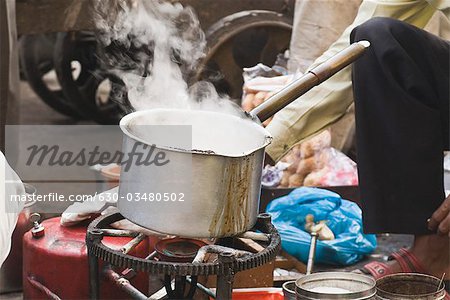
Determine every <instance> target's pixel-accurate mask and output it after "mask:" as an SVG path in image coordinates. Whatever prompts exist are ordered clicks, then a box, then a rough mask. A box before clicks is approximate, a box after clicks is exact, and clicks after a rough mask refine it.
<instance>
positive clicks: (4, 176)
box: [0, 152, 25, 267]
mask: <svg viewBox="0 0 450 300" xmlns="http://www.w3.org/2000/svg"><path fill="white" fill-rule="evenodd" d="M0 186H1V188H0V267H1V266H2V264H3V262H4V261H5V259H6V257H7V256H8V254H9V251H10V250H11V236H12V234H13V231H14V228H15V227H16V223H17V219H18V217H19V213H20V211H21V210H22V208H23V205H24V202H22V201H10V200H11V196H13V195H18V196H19V195H20V196H21V197H22V196H24V195H25V188H24V186H23V183H22V181H21V180H20V178H19V176H17V174H16V173H15V172H14V170H13V169H11V167H10V166H9V164H8V162H7V161H6V158H5V156H4V155H3V153H2V152H0ZM7 202H8V203H7Z"/></svg>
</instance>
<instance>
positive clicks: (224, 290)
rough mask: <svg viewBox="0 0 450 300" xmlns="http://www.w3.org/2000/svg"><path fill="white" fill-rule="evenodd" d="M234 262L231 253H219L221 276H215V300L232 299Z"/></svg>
mask: <svg viewBox="0 0 450 300" xmlns="http://www.w3.org/2000/svg"><path fill="white" fill-rule="evenodd" d="M235 260H236V259H235V257H234V255H233V254H231V253H227V252H225V253H219V263H220V264H221V265H222V267H223V271H222V274H221V275H218V276H217V292H216V299H217V300H228V299H231V298H232V293H233V281H234V275H235V271H234V268H233V264H234V262H235Z"/></svg>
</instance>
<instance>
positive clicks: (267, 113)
mask: <svg viewBox="0 0 450 300" xmlns="http://www.w3.org/2000/svg"><path fill="white" fill-rule="evenodd" d="M369 46H370V43H369V42H368V41H360V42H356V43H353V44H351V45H350V46H348V47H347V48H345V49H344V50H342V51H340V52H338V53H337V54H336V55H334V56H333V57H331V58H329V59H328V60H327V61H325V62H324V63H322V64H320V65H318V66H317V67H315V68H313V69H312V70H310V71H309V72H307V73H306V74H305V75H303V76H302V77H300V78H299V79H297V80H295V81H293V82H292V83H290V84H289V85H288V86H286V87H285V88H283V89H282V90H281V91H279V92H278V93H276V94H275V95H273V96H272V97H270V98H269V99H267V100H266V101H265V102H264V103H262V104H261V105H258V106H257V107H255V108H254V109H253V110H252V111H250V113H249V114H250V115H251V116H252V118H258V119H259V120H260V121H261V122H264V121H265V120H267V119H269V118H270V117H271V116H273V115H274V114H275V113H277V112H278V111H280V110H281V109H283V108H284V107H286V106H287V105H288V104H289V103H291V102H293V101H294V100H296V99H297V98H298V97H300V96H302V95H303V94H305V93H306V92H308V91H309V90H310V89H312V88H313V87H315V86H316V85H319V84H320V83H322V82H324V81H325V80H327V79H328V78H330V77H331V76H333V75H334V74H336V73H337V72H339V71H340V70H342V69H343V68H345V67H346V66H348V65H350V64H351V63H353V62H354V61H356V60H357V59H358V58H360V57H361V56H362V55H363V54H364V53H365V51H366V50H367V48H369Z"/></svg>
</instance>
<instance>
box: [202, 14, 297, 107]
mask: <svg viewBox="0 0 450 300" xmlns="http://www.w3.org/2000/svg"><path fill="white" fill-rule="evenodd" d="M291 32H292V20H291V19H290V18H288V17H286V16H284V15H283V14H280V13H276V12H272V11H265V10H251V11H243V12H239V13H235V14H233V15H230V16H227V17H225V18H223V19H221V20H219V21H218V22H216V23H215V24H214V25H212V26H211V27H210V28H209V30H208V31H207V32H206V38H207V42H208V48H209V50H208V53H207V55H206V56H205V58H204V59H203V60H202V62H201V63H200V65H199V68H198V70H197V72H196V75H195V80H207V81H210V82H212V83H213V84H214V86H215V87H216V89H217V90H218V92H219V93H225V94H228V95H229V96H230V97H231V98H232V99H240V98H241V96H242V85H243V83H244V80H243V78H242V71H243V70H242V68H244V67H252V66H254V65H256V64H258V63H260V62H261V63H264V64H266V65H268V66H272V65H273V64H274V63H275V60H276V58H277V55H278V54H279V53H283V52H284V51H285V50H286V49H288V48H289V43H290V40H291ZM236 102H237V103H240V100H236Z"/></svg>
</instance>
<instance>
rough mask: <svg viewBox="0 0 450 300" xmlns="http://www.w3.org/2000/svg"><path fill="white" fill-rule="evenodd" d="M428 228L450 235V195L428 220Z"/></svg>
mask: <svg viewBox="0 0 450 300" xmlns="http://www.w3.org/2000/svg"><path fill="white" fill-rule="evenodd" d="M428 229H430V230H431V231H437V232H438V233H440V234H445V235H448V236H449V237H450V196H449V197H447V199H445V200H444V202H443V203H442V205H441V206H440V207H439V208H438V209H437V210H436V211H435V212H434V213H433V215H432V216H431V218H430V219H429V220H428Z"/></svg>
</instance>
